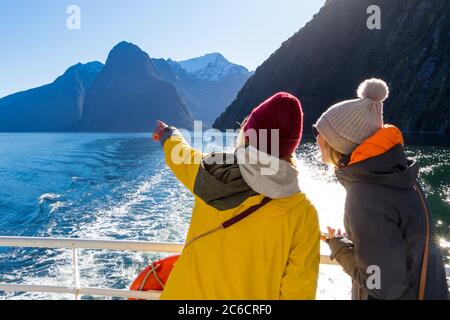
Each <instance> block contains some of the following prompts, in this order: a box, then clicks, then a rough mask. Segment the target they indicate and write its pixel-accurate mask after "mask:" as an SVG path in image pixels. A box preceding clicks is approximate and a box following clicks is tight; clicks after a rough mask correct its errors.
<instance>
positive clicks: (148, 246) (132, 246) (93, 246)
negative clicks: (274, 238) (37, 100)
mask: <svg viewBox="0 0 450 320" xmlns="http://www.w3.org/2000/svg"><path fill="white" fill-rule="evenodd" d="M0 247H15V248H47V249H70V250H72V263H73V279H74V285H73V287H63V286H44V285H22V284H6V283H0V291H5V292H45V293H60V294H73V295H74V296H75V299H77V300H78V299H80V297H81V296H83V295H91V296H104V297H119V298H135V299H145V300H158V299H159V297H160V295H161V292H159V291H146V292H140V291H130V290H121V289H106V288H83V287H81V284H80V272H79V268H78V250H79V249H90V250H112V251H142V252H165V253H181V251H182V250H183V248H184V244H182V243H161V242H146V241H123V240H85V239H56V238H29V237H0ZM320 263H321V264H328V265H336V262H335V261H332V260H331V259H330V258H329V257H328V256H324V255H322V256H321V257H320ZM446 271H447V276H450V267H447V268H446Z"/></svg>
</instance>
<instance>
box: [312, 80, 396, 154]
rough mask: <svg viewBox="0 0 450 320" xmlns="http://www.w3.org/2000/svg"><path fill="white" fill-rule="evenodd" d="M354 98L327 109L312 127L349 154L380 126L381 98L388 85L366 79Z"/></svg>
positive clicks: (384, 95)
mask: <svg viewBox="0 0 450 320" xmlns="http://www.w3.org/2000/svg"><path fill="white" fill-rule="evenodd" d="M357 94H358V97H359V99H356V100H348V101H343V102H341V103H338V104H336V105H334V106H332V107H331V108H329V109H328V110H327V111H326V112H325V113H324V114H323V115H322V116H321V117H320V119H319V120H318V121H317V124H316V128H317V130H318V131H319V133H320V135H321V136H322V137H323V138H324V139H325V141H326V142H327V143H328V144H329V145H330V146H331V147H333V149H336V150H337V151H339V152H340V153H342V154H344V155H349V154H351V153H352V152H353V151H354V150H355V149H356V148H357V147H358V146H359V145H360V144H361V143H363V142H364V141H365V140H366V139H367V138H369V137H371V136H373V135H374V134H375V133H376V132H377V131H378V130H380V129H381V128H382V127H383V125H384V122H383V101H384V100H386V99H387V97H388V96H389V88H388V86H387V84H386V82H384V81H383V80H380V79H369V80H366V81H364V82H363V83H362V84H361V85H360V86H359V88H358V92H357Z"/></svg>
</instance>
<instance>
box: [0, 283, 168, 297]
mask: <svg viewBox="0 0 450 320" xmlns="http://www.w3.org/2000/svg"><path fill="white" fill-rule="evenodd" d="M0 291H5V292H39V293H58V294H75V293H78V294H80V295H90V296H103V297H116V298H134V299H144V300H158V299H159V297H160V296H161V292H159V291H145V292H144V291H130V290H121V289H103V288H80V289H79V290H76V288H71V287H61V286H41V285H17V284H5V283H0Z"/></svg>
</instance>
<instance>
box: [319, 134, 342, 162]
mask: <svg viewBox="0 0 450 320" xmlns="http://www.w3.org/2000/svg"><path fill="white" fill-rule="evenodd" d="M324 142H325V150H326V152H327V154H328V160H329V161H330V164H331V165H333V166H334V167H336V168H340V167H342V164H341V160H342V158H343V157H344V155H343V154H342V153H340V152H339V151H337V150H336V149H334V148H333V147H332V146H330V144H329V143H328V142H327V141H326V140H325V139H324Z"/></svg>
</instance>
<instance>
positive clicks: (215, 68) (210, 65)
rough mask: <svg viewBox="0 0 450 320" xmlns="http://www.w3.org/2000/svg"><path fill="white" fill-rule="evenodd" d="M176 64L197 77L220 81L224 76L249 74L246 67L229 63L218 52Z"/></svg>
mask: <svg viewBox="0 0 450 320" xmlns="http://www.w3.org/2000/svg"><path fill="white" fill-rule="evenodd" d="M178 64H179V65H180V66H181V67H182V68H183V69H184V70H185V71H186V72H187V73H188V74H191V75H193V76H194V77H195V78H197V79H202V80H210V81H220V80H222V79H224V78H226V77H230V76H231V77H232V76H241V75H249V74H250V72H249V71H248V69H247V68H245V67H243V66H240V65H237V64H234V63H231V62H230V61H228V60H227V59H226V58H225V57H224V56H223V55H222V54H220V53H210V54H206V55H204V56H202V57H198V58H193V59H189V60H185V61H179V62H178Z"/></svg>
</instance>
